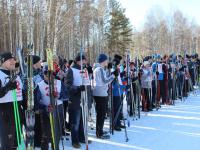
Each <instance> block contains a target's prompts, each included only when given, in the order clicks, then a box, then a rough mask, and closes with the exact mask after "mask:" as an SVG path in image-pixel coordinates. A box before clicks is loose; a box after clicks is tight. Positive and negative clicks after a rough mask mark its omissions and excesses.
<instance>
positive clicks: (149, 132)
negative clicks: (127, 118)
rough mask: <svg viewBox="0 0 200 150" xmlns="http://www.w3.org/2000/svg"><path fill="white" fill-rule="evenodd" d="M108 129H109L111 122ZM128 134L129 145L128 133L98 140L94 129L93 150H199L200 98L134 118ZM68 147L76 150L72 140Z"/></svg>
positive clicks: (191, 97)
mask: <svg viewBox="0 0 200 150" xmlns="http://www.w3.org/2000/svg"><path fill="white" fill-rule="evenodd" d="M198 93H199V92H198ZM105 128H106V129H107V130H108V123H106V125H105ZM127 131H128V137H129V141H128V142H125V134H124V130H123V131H121V132H117V131H115V133H114V135H111V139H110V140H100V139H97V138H96V137H95V131H92V130H90V132H89V139H90V140H92V144H90V145H89V150H129V149H130V150H199V149H200V95H199V94H198V95H197V94H195V95H194V94H191V95H190V96H189V97H188V98H187V99H186V100H185V102H183V101H180V100H177V101H176V104H175V106H162V108H161V109H160V110H158V111H152V112H150V113H148V114H144V113H142V114H141V119H139V120H136V121H133V119H132V118H131V126H130V127H129V128H127ZM64 144H65V149H66V150H73V148H72V146H71V142H70V141H65V143H64ZM60 148H61V147H60ZM61 149H62V148H61ZM84 149H85V145H84V144H82V146H81V150H84Z"/></svg>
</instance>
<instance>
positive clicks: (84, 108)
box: [80, 48, 90, 150]
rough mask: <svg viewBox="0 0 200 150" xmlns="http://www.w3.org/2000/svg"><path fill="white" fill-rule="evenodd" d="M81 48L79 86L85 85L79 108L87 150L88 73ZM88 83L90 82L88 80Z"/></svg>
mask: <svg viewBox="0 0 200 150" xmlns="http://www.w3.org/2000/svg"><path fill="white" fill-rule="evenodd" d="M82 56H83V49H82V48H81V49H80V57H81V78H82V83H81V86H85V91H81V108H82V119H83V129H84V135H85V144H86V150H88V148H89V147H88V95H87V84H88V82H89V81H88V78H89V76H88V73H87V70H86V69H83V59H82ZM89 83H90V82H89Z"/></svg>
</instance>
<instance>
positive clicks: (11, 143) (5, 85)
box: [0, 52, 23, 150]
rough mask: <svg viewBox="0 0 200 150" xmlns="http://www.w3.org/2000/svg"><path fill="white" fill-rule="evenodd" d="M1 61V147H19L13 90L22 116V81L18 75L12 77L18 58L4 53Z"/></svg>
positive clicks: (2, 149) (4, 148)
mask: <svg viewBox="0 0 200 150" xmlns="http://www.w3.org/2000/svg"><path fill="white" fill-rule="evenodd" d="M0 62H1V68H0V149H1V150H11V149H17V141H16V128H15V126H16V124H15V117H14V108H13V101H14V100H13V97H12V90H16V93H17V101H18V106H19V108H18V109H19V115H20V117H22V109H21V108H22V107H21V106H22V105H23V104H22V100H23V96H22V81H21V79H20V77H19V76H18V75H17V76H16V77H14V78H12V72H13V71H15V69H16V68H15V65H16V60H15V57H14V56H13V55H12V54H11V53H10V52H5V53H2V54H1V55H0Z"/></svg>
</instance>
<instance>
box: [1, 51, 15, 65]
mask: <svg viewBox="0 0 200 150" xmlns="http://www.w3.org/2000/svg"><path fill="white" fill-rule="evenodd" d="M11 58H15V57H14V56H13V55H12V53H10V52H5V53H2V54H1V55H0V61H1V63H4V62H5V61H7V60H8V59H11Z"/></svg>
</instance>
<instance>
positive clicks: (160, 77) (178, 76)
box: [0, 52, 200, 150]
mask: <svg viewBox="0 0 200 150" xmlns="http://www.w3.org/2000/svg"><path fill="white" fill-rule="evenodd" d="M31 57H32V63H33V77H32V80H33V84H34V87H33V89H34V93H33V94H34V120H35V121H34V122H33V128H34V129H33V131H34V136H33V137H34V145H35V147H41V149H42V150H48V148H49V147H50V146H52V147H53V149H55V150H59V143H60V142H61V141H62V140H63V138H62V137H64V136H67V135H68V134H69V133H70V135H71V143H72V146H73V147H74V148H80V147H81V144H80V143H86V144H88V143H89V144H90V143H91V141H89V140H88V139H87V135H86V134H87V129H86V128H87V124H86V122H87V121H89V120H93V119H94V118H92V116H93V115H94V114H92V113H95V115H96V119H95V120H96V137H97V138H100V139H109V138H110V136H109V132H106V130H105V128H104V122H105V119H106V118H110V130H112V131H111V132H113V130H116V131H121V129H122V128H126V124H125V121H124V120H125V118H126V116H125V115H124V114H123V110H122V109H123V104H124V103H123V101H124V98H126V99H125V100H126V101H127V114H128V115H129V116H137V115H138V117H139V114H140V106H141V108H142V111H144V112H148V111H152V110H153V109H154V108H156V109H159V108H160V107H161V105H163V104H166V105H171V104H174V103H175V100H176V99H181V100H183V99H185V97H187V96H188V93H189V92H190V91H192V90H195V88H198V86H199V84H198V83H199V75H200V60H199V57H198V54H194V55H186V54H185V55H184V56H181V55H178V56H176V55H174V54H173V55H170V56H167V55H164V56H163V57H161V56H160V55H158V54H155V55H152V56H147V57H145V58H143V59H142V60H139V59H138V58H135V59H134V60H133V61H130V56H128V54H127V55H126V56H125V57H122V56H119V55H115V56H114V58H113V59H111V58H109V57H108V56H107V55H105V54H100V55H99V56H98V57H97V62H96V63H94V64H93V65H92V66H90V65H89V63H88V62H87V58H86V56H85V55H84V54H82V53H78V54H77V56H76V57H75V58H74V60H68V61H67V60H66V59H60V57H58V56H56V55H54V56H53V66H54V70H53V78H52V79H49V76H48V70H49V66H48V63H46V62H45V61H42V60H41V58H40V57H39V56H36V55H32V56H31ZM25 61H27V60H26V59H25ZM0 63H1V68H0V150H12V149H17V147H19V143H22V142H23V141H22V139H21V140H20V141H18V140H17V135H16V126H17V125H16V122H15V120H16V118H15V117H16V116H15V112H14V108H13V103H14V99H15V98H16V99H17V103H18V105H17V107H18V109H19V116H20V122H21V127H20V128H22V125H24V127H25V129H26V124H27V122H28V121H30V120H29V119H28V118H27V116H26V115H25V111H26V109H27V92H28V91H27V89H28V87H27V76H22V73H21V67H22V65H20V64H19V63H18V62H17V58H16V57H15V56H13V55H12V54H11V53H9V52H5V53H2V54H1V55H0ZM24 70H26V72H28V70H27V69H26V67H25V69H24ZM50 82H53V85H54V88H53V89H54V90H53V93H50V92H49V91H50V89H49V88H50V87H49V83H50ZM13 90H16V97H15V96H14V95H13ZM50 94H52V95H53V99H54V101H55V104H56V105H55V106H56V107H54V106H53V105H51V102H50ZM82 99H85V101H83V100H82ZM83 103H84V104H83ZM85 105H86V106H87V107H86V108H87V110H85V109H83V107H84V106H85ZM93 107H94V108H95V110H96V111H95V112H93V111H92V109H93ZM83 110H84V111H83ZM50 113H52V114H54V115H53V116H54V117H53V122H54V125H55V128H54V129H55V132H54V133H53V132H52V129H51V118H50V115H49V114H50ZM85 115H86V118H85ZM23 131H25V130H23ZM52 134H54V135H52ZM25 137H26V138H29V137H28V136H27V135H26V136H25ZM25 143H26V142H25ZM25 145H26V144H25ZM26 146H27V145H26Z"/></svg>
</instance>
